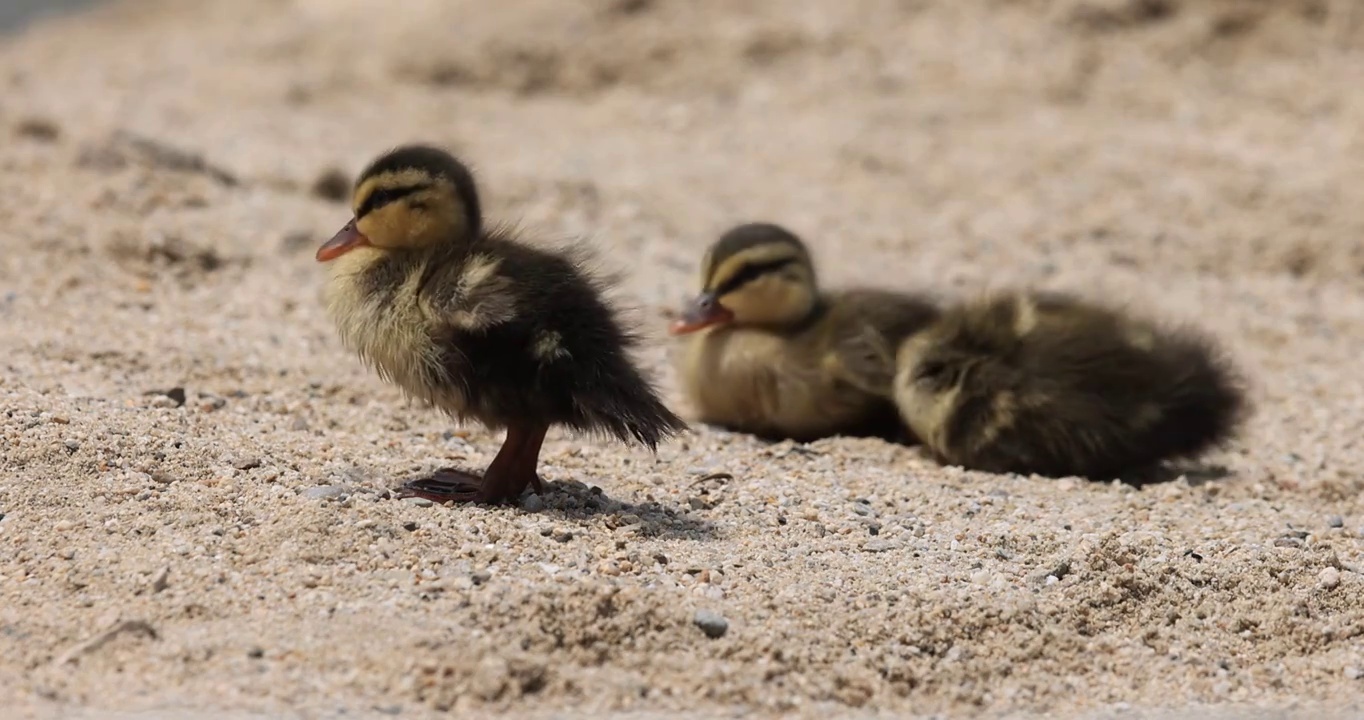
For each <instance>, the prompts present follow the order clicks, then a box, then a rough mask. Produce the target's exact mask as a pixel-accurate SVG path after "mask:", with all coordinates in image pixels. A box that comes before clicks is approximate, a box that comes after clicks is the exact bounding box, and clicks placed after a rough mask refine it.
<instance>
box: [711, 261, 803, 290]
mask: <svg viewBox="0 0 1364 720" xmlns="http://www.w3.org/2000/svg"><path fill="white" fill-rule="evenodd" d="M795 262H796V261H795V258H782V259H780V260H772V261H769V262H765V263H751V264H748V265H744V266H743V267H742V268H741V269H740V270H739V271H738V272H736V273H734V274H733V275H731V276H730V277H729V279H728V280H726V281H724V282H723V283H721V284H720V287H719V288H716V292H715V294H717V295H724V294H725V293H729V292H733V291H735V290H738V289H739V288H741V287H743V286H744V285H747V284H749V283H751V282H753V281H754V280H757V279H758V278H760V277H762V276H763V275H767V274H769V273H774V272H776V271H778V270H780V269H782V268H784V267H786V266H788V265H793V264H795Z"/></svg>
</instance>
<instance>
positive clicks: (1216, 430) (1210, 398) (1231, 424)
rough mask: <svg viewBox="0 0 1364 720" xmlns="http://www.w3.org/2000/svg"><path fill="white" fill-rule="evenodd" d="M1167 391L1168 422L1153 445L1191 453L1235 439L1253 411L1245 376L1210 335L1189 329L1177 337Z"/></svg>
mask: <svg viewBox="0 0 1364 720" xmlns="http://www.w3.org/2000/svg"><path fill="white" fill-rule="evenodd" d="M1171 355H1172V358H1171V359H1173V360H1175V362H1174V363H1173V365H1172V366H1173V367H1176V368H1178V369H1179V370H1178V371H1177V372H1175V373H1174V374H1173V375H1172V376H1171V377H1170V382H1169V385H1168V387H1167V388H1166V395H1165V402H1164V407H1165V416H1166V419H1167V420H1166V422H1165V423H1163V424H1162V426H1161V427H1160V428H1159V430H1158V437H1156V438H1153V441H1154V442H1153V443H1152V445H1153V446H1155V447H1156V448H1159V449H1160V450H1163V451H1164V452H1163V453H1162V454H1164V455H1168V456H1170V457H1191V456H1194V455H1197V454H1199V453H1201V452H1203V451H1205V450H1208V449H1210V448H1212V447H1214V446H1217V445H1221V444H1222V443H1224V442H1226V441H1227V440H1229V439H1230V438H1231V437H1232V436H1233V435H1234V434H1235V433H1236V432H1237V431H1238V430H1239V428H1240V426H1241V424H1242V423H1243V422H1244V421H1245V420H1246V419H1247V417H1248V416H1249V414H1250V412H1251V406H1250V401H1249V399H1248V398H1247V395H1246V390H1245V382H1244V380H1243V378H1242V377H1241V376H1240V374H1239V373H1238V372H1237V371H1236V370H1235V368H1233V367H1232V365H1231V364H1230V363H1229V362H1228V361H1226V360H1225V359H1224V358H1223V357H1221V356H1220V354H1219V351H1218V349H1217V348H1215V347H1214V346H1213V345H1212V344H1211V343H1210V342H1209V341H1207V340H1205V339H1202V338H1198V337H1194V336H1189V335H1186V336H1184V337H1181V338H1179V339H1178V341H1177V342H1176V343H1174V347H1173V348H1172V352H1171Z"/></svg>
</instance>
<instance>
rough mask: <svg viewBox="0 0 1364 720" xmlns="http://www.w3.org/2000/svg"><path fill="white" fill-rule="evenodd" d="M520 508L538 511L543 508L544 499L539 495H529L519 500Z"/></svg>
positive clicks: (527, 510)
mask: <svg viewBox="0 0 1364 720" xmlns="http://www.w3.org/2000/svg"><path fill="white" fill-rule="evenodd" d="M521 509H522V510H525V511H526V512H540V511H541V510H544V509H545V500H544V498H542V497H540V496H539V495H529V496H527V497H526V498H525V499H524V500H522V501H521Z"/></svg>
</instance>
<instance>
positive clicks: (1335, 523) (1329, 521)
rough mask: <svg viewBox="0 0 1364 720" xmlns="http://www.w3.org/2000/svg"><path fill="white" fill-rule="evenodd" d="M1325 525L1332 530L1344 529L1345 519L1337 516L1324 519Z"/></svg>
mask: <svg viewBox="0 0 1364 720" xmlns="http://www.w3.org/2000/svg"><path fill="white" fill-rule="evenodd" d="M1326 525H1327V527H1333V528H1339V527H1345V518H1343V517H1341V516H1339V515H1332V516H1331V517H1329V518H1326Z"/></svg>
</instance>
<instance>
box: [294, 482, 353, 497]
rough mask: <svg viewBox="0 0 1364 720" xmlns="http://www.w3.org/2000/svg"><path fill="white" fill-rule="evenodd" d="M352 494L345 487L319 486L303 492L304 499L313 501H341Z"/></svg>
mask: <svg viewBox="0 0 1364 720" xmlns="http://www.w3.org/2000/svg"><path fill="white" fill-rule="evenodd" d="M350 492H351V490H350V488H349V487H346V486H345V485H319V486H317V487H310V488H308V489H307V490H304V491H303V493H302V494H303V497H306V498H311V499H313V500H339V499H341V498H343V497H345V496H347V495H349V494H350Z"/></svg>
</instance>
